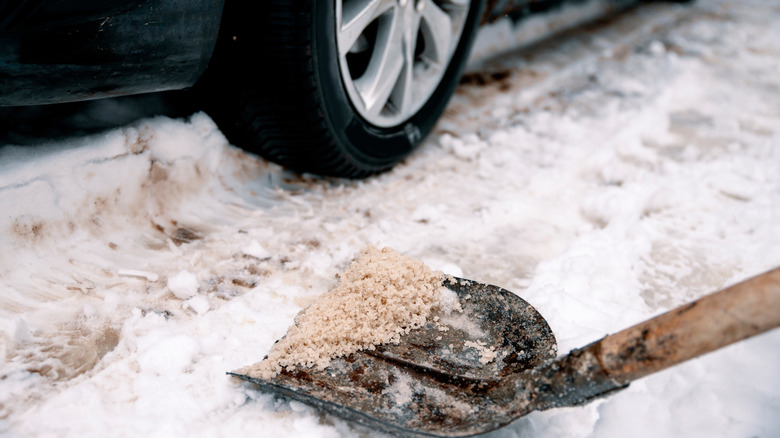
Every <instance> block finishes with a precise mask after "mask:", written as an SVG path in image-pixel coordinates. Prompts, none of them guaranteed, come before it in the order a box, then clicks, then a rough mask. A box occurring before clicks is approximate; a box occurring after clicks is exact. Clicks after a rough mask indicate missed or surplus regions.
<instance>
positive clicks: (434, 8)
mask: <svg viewBox="0 0 780 438" xmlns="http://www.w3.org/2000/svg"><path fill="white" fill-rule="evenodd" d="M468 11H469V2H468V1H467V0H336V42H337V44H338V54H339V68H340V73H341V78H342V82H343V84H344V87H345V88H346V90H347V95H348V96H349V99H350V102H351V103H352V105H353V107H354V108H355V109H356V110H357V112H358V113H359V114H360V115H361V116H362V117H363V118H364V119H365V120H366V121H368V122H369V123H371V124H373V125H375V126H379V127H393V126H397V125H400V124H402V123H404V122H406V121H407V120H409V119H410V118H411V117H412V116H414V115H415V114H416V113H417V112H418V111H419V110H420V108H422V106H423V105H424V104H425V103H426V102H427V101H428V100H429V99H430V98H431V96H432V95H433V92H434V91H435V90H436V88H437V87H438V85H439V83H440V82H441V80H442V78H443V76H444V73H445V72H446V70H447V67H448V65H449V62H450V60H451V58H452V55H453V53H454V51H455V49H456V48H457V46H458V43H459V41H460V36H461V34H462V32H463V27H464V25H465V20H466V16H467V15H468Z"/></svg>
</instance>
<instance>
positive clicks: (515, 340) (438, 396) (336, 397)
mask: <svg viewBox="0 0 780 438" xmlns="http://www.w3.org/2000/svg"><path fill="white" fill-rule="evenodd" d="M444 285H445V286H446V287H447V288H449V289H450V290H452V291H454V292H455V293H457V294H458V297H459V298H460V302H461V306H462V307H463V312H462V313H461V312H453V313H451V314H450V315H444V314H442V313H434V315H433V318H432V320H429V322H428V324H427V325H426V326H424V327H422V328H420V329H416V330H413V331H412V332H410V333H409V334H407V335H404V336H403V338H402V341H401V343H399V344H398V345H381V346H379V347H377V349H376V350H375V351H363V352H359V353H355V354H352V355H350V356H347V357H342V358H339V359H336V360H334V361H332V362H331V364H330V365H329V366H328V367H327V368H325V369H323V370H315V369H305V370H304V369H296V370H295V371H292V372H287V371H284V372H282V373H280V374H278V375H277V376H275V377H274V378H272V379H269V380H263V379H257V378H252V377H250V376H247V375H241V374H234V373H230V374H231V375H233V376H235V377H237V378H239V379H243V380H246V381H249V382H252V383H254V384H256V385H257V386H259V388H260V389H261V390H264V391H270V392H274V393H278V394H281V395H284V396H286V397H289V398H291V399H295V400H299V401H302V402H304V403H306V404H309V405H312V406H315V407H317V408H319V409H322V410H324V411H327V412H330V413H332V414H335V415H338V416H341V417H343V418H346V419H348V420H350V421H354V422H357V423H361V424H364V425H368V426H371V427H373V428H377V429H380V430H384V431H387V432H391V433H400V434H403V435H404V436H469V435H474V434H479V433H484V432H487V431H490V430H494V429H497V428H499V427H501V426H503V425H506V424H508V423H510V422H511V421H512V420H514V419H515V418H517V417H519V416H522V415H524V414H526V413H527V412H528V411H530V410H532V409H533V408H532V407H531V406H528V405H527V404H526V403H517V402H516V401H513V400H517V397H518V394H517V391H516V389H517V387H514V386H513V387H512V388H511V390H509V391H503V390H501V389H500V388H499V383H500V382H502V381H504V382H505V381H506V380H507V379H506V378H507V377H509V376H519V374H521V373H522V372H523V371H524V370H529V369H533V368H536V367H538V366H539V365H540V364H541V363H543V362H546V361H549V360H550V359H552V358H554V357H555V356H556V351H557V346H556V343H555V337H554V336H553V333H552V330H550V327H549V326H548V325H547V322H546V321H545V320H544V318H542V316H541V315H540V314H539V312H537V311H536V309H534V308H533V307H532V306H531V305H530V304H528V303H527V302H525V301H524V300H523V299H521V298H520V297H518V296H517V295H514V294H512V293H510V292H508V291H506V290H504V289H501V288H499V287H496V286H490V285H486V284H482V283H478V282H474V281H471V280H465V279H452V280H448V281H445V283H444ZM509 380H514V379H509Z"/></svg>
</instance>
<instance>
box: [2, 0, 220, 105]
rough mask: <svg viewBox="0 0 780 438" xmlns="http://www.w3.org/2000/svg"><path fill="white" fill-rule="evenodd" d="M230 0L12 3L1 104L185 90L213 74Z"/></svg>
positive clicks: (6, 5) (6, 9) (7, 10)
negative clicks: (207, 73) (224, 12)
mask: <svg viewBox="0 0 780 438" xmlns="http://www.w3.org/2000/svg"><path fill="white" fill-rule="evenodd" d="M222 6H223V1H222V0H135V1H128V0H103V1H96V0H88V1H84V0H79V1H76V0H33V1H24V0H12V1H10V2H8V1H5V2H3V3H2V6H0V13H2V14H4V15H3V16H2V17H0V26H1V27H0V105H4V106H5V105H37V104H46V103H55V102H68V101H76V100H87V99H93V98H102V97H108V96H116V95H127V94H137V93H146V92H155V91H164V90H172V89H181V88H185V87H188V86H191V85H192V84H194V83H195V82H196V81H197V79H198V78H199V77H200V75H201V74H202V73H203V70H204V69H205V68H206V65H207V63H208V60H209V59H210V57H211V52H212V50H213V49H214V44H215V42H216V39H217V33H218V31H219V23H220V19H221V17H222Z"/></svg>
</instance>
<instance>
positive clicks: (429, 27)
mask: <svg viewBox="0 0 780 438" xmlns="http://www.w3.org/2000/svg"><path fill="white" fill-rule="evenodd" d="M422 19H423V23H422V29H421V30H422V33H423V38H425V43H426V44H425V52H423V56H424V57H425V58H426V59H427V60H428V61H430V62H432V63H436V64H439V65H442V64H445V63H446V62H447V61H448V60H449V56H450V41H451V39H452V20H450V17H449V15H447V13H446V12H444V11H443V10H442V9H441V8H440V7H439V6H437V5H436V3H434V2H433V1H430V0H428V1H427V2H426V4H425V8H424V9H423V10H422Z"/></svg>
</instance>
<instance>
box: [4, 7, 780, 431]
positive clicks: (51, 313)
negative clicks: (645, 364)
mask: <svg viewBox="0 0 780 438" xmlns="http://www.w3.org/2000/svg"><path fill="white" fill-rule="evenodd" d="M778 19H780V10H778V9H777V7H776V5H775V4H774V2H771V1H762V0H751V1H747V2H737V1H730V0H717V1H716V0H713V1H708V2H704V1H701V2H698V3H696V4H695V5H694V6H692V7H685V6H679V5H671V4H649V5H645V6H642V7H640V8H638V9H636V10H633V11H629V12H627V13H625V14H623V15H621V16H620V17H619V18H617V19H615V20H613V21H611V22H607V23H602V24H600V25H598V26H589V27H584V28H581V29H579V30H576V31H574V32H573V33H568V34H566V35H563V36H561V37H558V38H552V39H547V40H542V41H540V42H538V43H537V44H536V45H534V46H531V47H530V48H523V49H520V50H515V51H509V52H506V53H505V54H504V55H502V56H501V57H500V58H497V59H494V60H481V61H480V63H481V65H482V67H480V68H485V69H487V68H493V69H498V70H503V71H506V72H508V75H507V77H506V78H504V79H500V80H496V81H495V82H492V83H488V84H485V85H482V86H478V85H473V84H468V85H464V86H462V87H461V88H460V89H459V90H458V94H457V95H456V97H455V99H454V100H453V102H452V104H451V105H450V107H449V108H448V110H447V112H446V114H445V116H444V118H443V120H442V121H441V122H440V123H439V125H437V128H436V131H435V132H434V133H433V135H431V137H430V138H428V139H427V140H426V143H425V145H424V146H423V147H422V148H421V149H420V150H419V152H417V153H415V154H414V155H413V156H412V157H410V158H409V159H408V160H406V161H405V162H404V163H402V164H401V165H400V166H398V167H397V168H396V169H394V170H393V171H391V172H388V173H386V174H383V175H380V176H377V177H375V178H371V179H368V180H366V181H361V182H352V181H341V180H332V179H326V180H323V179H317V178H315V177H312V176H309V175H304V176H297V175H293V174H290V173H288V172H286V171H284V170H283V169H281V168H279V167H278V166H276V165H273V164H270V163H267V162H265V161H263V160H260V159H257V158H255V157H253V156H251V155H248V154H246V153H244V152H241V151H239V150H238V149H236V148H234V147H232V146H230V145H229V144H228V143H227V141H226V140H225V138H224V136H222V134H221V133H220V132H219V130H218V129H217V128H216V126H215V125H214V123H213V122H212V121H211V120H210V119H209V118H208V116H206V115H205V114H202V113H197V114H194V115H192V116H190V117H189V118H186V119H169V118H165V117H158V118H152V119H145V120H142V121H139V122H136V123H134V124H131V125H126V126H123V127H121V128H118V129H115V130H112V131H109V132H106V133H104V134H99V135H92V136H88V137H80V138H75V139H71V140H62V141H60V142H53V143H46V144H41V145H39V146H35V147H17V146H12V145H8V146H5V147H3V148H0V211H2V213H3V214H1V215H0V227H2V229H3V237H2V239H0V291H2V293H0V434H2V435H7V436H20V437H21V436H49V435H56V436H85V437H98V436H137V435H141V434H143V435H149V436H185V435H186V436H245V435H250V434H257V433H261V434H264V435H267V436H300V437H354V436H377V435H378V434H376V433H374V432H373V431H370V430H366V429H364V428H362V427H359V426H355V425H352V424H350V423H347V422H345V421H344V420H341V419H338V418H335V417H330V416H321V415H320V414H319V413H318V412H317V411H316V410H314V409H312V408H310V407H308V406H305V405H302V404H299V403H296V402H287V401H284V400H282V399H279V398H277V397H275V396H274V395H271V394H266V393H261V392H258V391H256V390H254V389H252V388H251V387H249V386H244V385H242V384H237V383H235V382H233V381H231V380H230V379H229V378H228V377H227V376H226V375H225V372H226V371H230V370H234V369H237V368H240V367H241V366H243V365H246V364H248V363H253V362H256V361H258V360H260V359H262V357H263V356H264V355H265V354H266V353H267V352H268V351H269V349H270V347H271V345H272V344H273V343H274V342H275V341H276V340H277V339H278V338H279V337H280V336H282V335H283V334H284V333H285V331H286V330H287V327H288V326H289V325H290V324H291V323H292V321H293V318H294V316H295V314H296V313H297V312H298V311H299V310H301V309H302V308H303V307H305V306H306V305H308V304H309V303H311V302H312V301H313V300H314V299H315V298H316V297H317V296H318V295H319V294H321V293H322V292H324V291H325V290H327V288H328V286H329V285H330V284H331V283H332V281H333V278H334V276H335V274H336V273H337V272H339V271H341V270H342V269H343V268H344V267H345V266H346V265H347V264H348V263H349V262H350V260H351V258H352V257H353V256H354V255H355V254H356V253H357V252H358V251H359V250H360V249H361V248H363V247H365V246H367V245H375V246H379V247H382V246H390V247H393V248H396V249H397V250H399V251H400V252H402V253H405V254H408V255H411V256H414V257H417V258H420V259H422V260H425V261H426V262H428V263H429V264H430V265H431V266H432V267H434V268H436V269H444V270H445V272H449V273H452V274H454V275H458V276H463V277H466V278H471V279H474V280H478V281H482V282H486V283H492V284H496V285H499V286H502V287H505V288H507V289H509V290H511V291H513V292H515V293H517V294H519V295H520V296H521V297H523V298H524V299H525V300H527V301H528V302H530V303H531V304H532V305H533V306H534V307H536V308H537V309H538V310H539V312H540V313H541V314H542V315H543V316H544V317H545V319H547V321H548V322H549V324H550V326H551V327H552V329H553V332H554V333H555V335H556V338H557V340H558V344H559V351H560V352H562V353H565V352H567V351H568V350H570V349H571V348H575V347H581V346H584V345H586V344H587V343H589V342H592V341H594V340H597V339H599V338H600V337H602V336H604V335H605V334H607V333H613V332H616V331H619V330H621V329H622V328H625V327H628V326H630V325H632V324H635V323H637V322H640V321H643V320H645V319H647V318H649V317H652V316H653V315H656V314H658V313H661V312H663V311H665V310H667V309H670V308H673V307H674V306H677V305H680V304H682V303H685V302H688V301H690V300H693V299H696V298H697V297H700V296H702V295H704V294H706V293H709V292H712V291H714V290H717V289H719V288H722V287H724V286H726V285H728V284H732V283H735V282H737V281H739V280H741V279H744V278H747V277H749V276H752V275H755V274H758V273H760V272H762V271H765V270H768V269H771V268H773V267H776V266H778V265H780V251H779V250H778V249H777V248H778V246H779V245H780V106H778V102H780V76H778V75H777V65H779V64H780V59H778V58H779V57H780V27H778V26H777V23H778ZM497 26H499V27H501V26H503V29H504V30H503V31H502V32H508V33H507V34H505V35H508V36H507V38H508V39H509V40H511V38H510V37H512V35H509V33H511V29H507V28H506V26H507V23H505V22H504V24H498V25H497ZM523 32H526V30H523V29H521V30H518V34H521V33H523ZM487 35H488V36H489V34H487ZM486 38H487V37H486ZM512 38H514V37H512ZM488 39H489V38H488ZM512 41H513V40H512ZM778 370H780V332H778V331H777V330H775V331H773V332H770V333H767V334H764V335H761V336H759V337H756V338H754V339H751V340H748V341H745V342H741V343H738V344H735V345H733V346H730V347H727V348H725V349H723V350H720V351H718V352H715V353H712V354H709V355H706V356H704V357H701V358H699V359H695V360H693V361H690V362H687V363H684V364H682V365H679V366H677V367H675V368H672V369H669V370H666V371H663V372H660V373H658V374H655V375H652V376H649V377H647V378H644V379H641V380H639V381H637V382H634V383H632V384H631V386H630V387H629V388H628V389H626V390H624V391H622V392H619V393H617V394H615V395H613V396H611V397H610V398H607V399H603V400H600V401H597V402H594V403H591V404H589V405H587V406H583V407H576V408H563V409H554V410H550V411H545V412H536V413H532V414H530V415H528V416H526V417H524V418H522V419H519V420H518V421H516V422H515V423H513V424H512V425H510V426H508V427H507V428H504V429H502V430H499V431H497V432H495V433H493V434H491V435H490V436H493V437H526V436H528V437H530V436H552V437H556V436H557V437H579V436H582V437H585V436H589V437H590V436H592V437H611V436H627V435H630V436H638V437H641V436H670V437H689V436H760V437H771V436H778V435H780V415H778V413H779V412H780V372H779V371H778ZM399 391H400V390H399ZM402 395H403V392H399V396H402Z"/></svg>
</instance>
